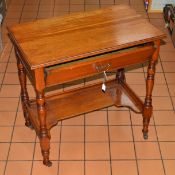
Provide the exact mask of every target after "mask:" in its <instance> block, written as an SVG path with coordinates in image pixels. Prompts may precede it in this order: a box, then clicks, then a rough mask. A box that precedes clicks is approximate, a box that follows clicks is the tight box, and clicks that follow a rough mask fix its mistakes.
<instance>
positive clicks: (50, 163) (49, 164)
mask: <svg viewBox="0 0 175 175" xmlns="http://www.w3.org/2000/svg"><path fill="white" fill-rule="evenodd" d="M43 164H44V165H46V166H47V167H51V166H52V162H51V161H50V160H43Z"/></svg>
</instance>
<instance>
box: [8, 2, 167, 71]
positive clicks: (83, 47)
mask: <svg viewBox="0 0 175 175" xmlns="http://www.w3.org/2000/svg"><path fill="white" fill-rule="evenodd" d="M8 31H9V35H10V37H11V39H12V40H13V43H14V44H15V45H16V46H17V47H18V49H19V51H20V53H21V54H22V56H23V58H24V59H25V61H26V62H27V63H28V65H29V67H30V68H31V69H36V68H41V67H46V66H51V65H55V64H59V63H64V62H68V61H72V60H76V59H80V58H84V57H88V56H94V55H97V54H102V53H105V52H110V51H115V50H119V49H123V48H127V47H130V46H134V45H138V44H143V43H147V42H151V41H154V40H156V39H161V38H163V37H164V36H165V35H164V33H163V32H162V31H160V30H159V29H157V28H156V27H154V26H153V25H151V24H150V23H149V22H148V21H147V20H146V19H143V18H142V17H141V16H140V15H138V14H137V13H136V12H135V11H134V10H133V9H131V8H130V7H129V6H126V5H115V6H111V7H109V8H105V9H99V10H95V11H91V12H82V13H76V14H71V15H66V16H63V17H54V18H50V19H43V20H37V21H33V22H27V23H22V24H16V25H13V26H11V27H8Z"/></svg>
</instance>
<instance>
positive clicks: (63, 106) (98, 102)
mask: <svg viewBox="0 0 175 175" xmlns="http://www.w3.org/2000/svg"><path fill="white" fill-rule="evenodd" d="M125 86H126V85H124V86H123V85H121V84H117V83H116V81H115V80H112V81H110V82H107V90H106V93H104V92H102V90H101V83H99V84H96V85H89V86H87V87H82V88H77V89H74V90H70V91H67V92H62V93H58V94H55V95H52V96H49V97H46V111H47V112H46V113H47V117H46V122H47V128H48V129H50V128H51V127H53V126H54V125H56V124H57V122H58V121H60V120H63V119H66V118H70V117H73V116H77V115H80V114H83V113H87V112H91V111H94V110H97V109H102V108H105V107H109V106H112V105H116V106H122V104H124V105H125V103H123V100H121V99H126V98H127V99H126V101H127V102H129V103H128V104H129V105H125V106H128V107H129V106H131V107H132V106H136V108H137V109H138V111H139V112H141V110H142V106H143V103H142V102H141V101H140V99H139V98H138V97H137V96H136V95H135V94H133V91H131V89H128V86H127V87H125ZM123 97H124V98H123ZM28 112H29V115H30V118H31V120H32V123H33V124H34V127H35V128H36V129H37V130H38V131H39V121H38V117H37V107H36V102H35V101H31V104H30V107H29V106H28Z"/></svg>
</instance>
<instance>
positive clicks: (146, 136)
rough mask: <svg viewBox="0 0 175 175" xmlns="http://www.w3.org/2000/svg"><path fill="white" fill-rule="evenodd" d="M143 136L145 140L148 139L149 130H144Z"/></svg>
mask: <svg viewBox="0 0 175 175" xmlns="http://www.w3.org/2000/svg"><path fill="white" fill-rule="evenodd" d="M143 138H144V140H147V139H148V132H144V131H143Z"/></svg>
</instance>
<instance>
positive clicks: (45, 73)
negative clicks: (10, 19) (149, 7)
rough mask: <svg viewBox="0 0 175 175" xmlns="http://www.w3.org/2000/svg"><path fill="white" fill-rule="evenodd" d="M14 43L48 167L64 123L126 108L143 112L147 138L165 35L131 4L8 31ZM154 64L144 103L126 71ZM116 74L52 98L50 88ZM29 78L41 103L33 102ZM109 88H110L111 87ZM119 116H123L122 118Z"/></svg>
mask: <svg viewBox="0 0 175 175" xmlns="http://www.w3.org/2000/svg"><path fill="white" fill-rule="evenodd" d="M8 31H9V37H10V39H11V41H12V43H13V45H14V48H15V53H16V58H17V67H18V74H19V80H20V85H21V100H22V107H23V112H24V117H25V121H26V123H25V124H26V126H28V127H33V128H34V129H35V131H36V133H37V135H38V137H39V139H40V145H41V151H42V155H43V163H44V164H45V165H47V166H51V161H50V160H49V150H50V139H51V135H50V129H51V128H52V127H53V126H55V125H56V124H57V122H58V121H60V120H63V119H66V118H70V117H73V116H76V115H79V114H82V113H86V112H90V111H93V110H97V109H100V108H104V107H108V106H112V105H115V106H126V107H129V108H131V109H132V110H134V111H136V112H139V113H142V114H143V130H142V132H143V136H144V138H145V139H147V137H148V135H147V133H148V124H149V121H150V117H151V115H152V110H153V107H152V99H151V94H152V89H153V84H154V74H155V63H156V61H157V58H158V53H159V47H160V40H161V39H162V38H163V37H165V35H164V33H162V32H161V31H160V30H159V29H157V28H155V27H154V26H152V25H151V24H150V23H149V22H147V20H145V19H143V18H142V17H141V16H140V15H138V14H137V13H136V12H135V11H134V10H132V9H131V8H130V7H129V6H123V5H119V6H112V7H110V8H106V9H100V10H96V11H92V12H85V13H78V14H72V15H66V16H63V17H55V18H51V19H44V20H38V21H34V22H28V23H23V24H16V25H14V26H12V27H8ZM146 61H149V66H148V75H147V80H146V97H145V101H144V102H142V101H141V100H140V99H139V97H138V96H137V95H136V94H135V93H134V92H133V91H132V90H131V89H130V87H129V86H128V85H127V84H126V80H125V75H124V68H126V67H128V66H131V65H135V64H139V63H143V62H146ZM108 71H110V72H111V71H115V72H116V76H115V78H114V79H112V80H110V81H107V82H105V85H103V88H104V91H105V92H102V83H101V82H100V83H95V84H91V85H86V86H84V87H81V88H76V89H73V90H67V91H64V92H60V93H56V94H54V95H48V94H47V93H46V92H45V89H46V88H48V87H52V86H55V85H58V84H63V83H67V82H70V81H73V80H78V79H82V78H86V77H89V76H94V75H97V74H100V73H103V72H104V74H105V73H106V72H108ZM26 75H27V76H28V78H29V79H30V81H31V83H32V85H33V87H34V89H35V91H36V99H33V100H32V99H29V95H28V92H27V88H26ZM105 86H106V87H105ZM105 88H106V90H105ZM116 117H117V116H116Z"/></svg>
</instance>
